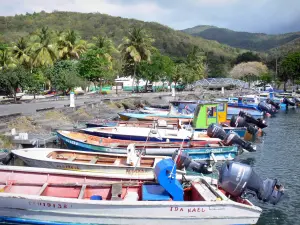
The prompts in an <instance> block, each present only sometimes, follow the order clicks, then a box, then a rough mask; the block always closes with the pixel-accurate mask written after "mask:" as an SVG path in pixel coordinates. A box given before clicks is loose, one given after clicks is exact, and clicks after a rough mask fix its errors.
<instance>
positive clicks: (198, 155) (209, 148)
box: [57, 131, 240, 161]
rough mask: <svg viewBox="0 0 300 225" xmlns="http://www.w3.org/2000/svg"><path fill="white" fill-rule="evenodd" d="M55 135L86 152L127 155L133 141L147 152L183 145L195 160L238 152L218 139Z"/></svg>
mask: <svg viewBox="0 0 300 225" xmlns="http://www.w3.org/2000/svg"><path fill="white" fill-rule="evenodd" d="M57 136H58V138H59V139H60V140H61V141H62V142H63V143H64V144H65V145H66V146H67V148H68V149H73V150H79V151H89V152H90V151H94V152H104V153H117V154H126V153H127V150H126V149H127V146H128V145H130V144H132V143H134V144H135V148H136V149H137V150H143V152H145V154H147V155H160V156H172V155H173V153H174V152H175V151H176V150H177V149H179V148H181V147H182V151H183V152H186V153H188V154H189V156H190V157H191V158H192V159H193V160H196V161H199V160H217V161H222V160H232V159H234V158H235V157H236V156H237V155H238V154H239V153H240V149H239V148H238V147H237V146H225V145H224V144H222V142H221V141H220V139H217V138H214V139H211V140H208V141H190V142H189V143H179V142H178V143H176V142H174V143H163V142H160V143H157V142H154V143H151V142H147V143H144V142H138V141H128V140H118V139H110V138H103V137H98V136H92V135H88V134H84V133H79V132H72V131H57Z"/></svg>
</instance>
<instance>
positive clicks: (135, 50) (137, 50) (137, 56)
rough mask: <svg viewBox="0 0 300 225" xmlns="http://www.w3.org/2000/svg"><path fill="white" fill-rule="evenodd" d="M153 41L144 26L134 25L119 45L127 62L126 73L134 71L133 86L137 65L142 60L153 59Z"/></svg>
mask: <svg viewBox="0 0 300 225" xmlns="http://www.w3.org/2000/svg"><path fill="white" fill-rule="evenodd" d="M153 41H154V40H153V39H152V38H151V37H150V36H149V35H148V33H147V32H146V31H145V30H144V29H143V28H141V27H134V28H133V29H131V30H130V31H129V32H128V37H124V38H123V43H122V44H121V45H120V46H119V49H121V53H122V56H123V58H124V62H125V64H126V65H125V67H124V70H125V72H124V74H127V73H128V71H132V72H133V74H132V75H133V76H132V79H133V81H132V87H133V86H134V80H135V78H136V71H137V65H138V64H139V63H140V62H141V61H142V60H145V61H148V62H150V60H151V49H152V43H153Z"/></svg>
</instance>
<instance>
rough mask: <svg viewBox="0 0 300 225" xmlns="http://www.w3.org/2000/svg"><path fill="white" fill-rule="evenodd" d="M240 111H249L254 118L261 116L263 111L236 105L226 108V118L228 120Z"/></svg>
mask: <svg viewBox="0 0 300 225" xmlns="http://www.w3.org/2000/svg"><path fill="white" fill-rule="evenodd" d="M240 111H244V112H247V113H249V114H250V115H251V116H253V117H254V118H262V117H263V112H261V111H259V110H253V109H247V108H238V107H230V106H228V108H227V119H228V120H230V119H231V117H232V116H236V115H238V114H239V113H240Z"/></svg>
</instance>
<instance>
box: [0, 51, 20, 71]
mask: <svg viewBox="0 0 300 225" xmlns="http://www.w3.org/2000/svg"><path fill="white" fill-rule="evenodd" d="M15 67H16V62H15V60H14V58H13V57H12V55H11V52H10V49H9V48H8V47H7V46H1V48H0V70H7V69H12V68H15Z"/></svg>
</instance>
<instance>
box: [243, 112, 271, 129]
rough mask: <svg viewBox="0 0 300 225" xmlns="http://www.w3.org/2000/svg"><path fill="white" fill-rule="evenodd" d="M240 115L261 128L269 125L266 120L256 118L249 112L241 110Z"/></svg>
mask: <svg viewBox="0 0 300 225" xmlns="http://www.w3.org/2000/svg"><path fill="white" fill-rule="evenodd" d="M239 116H241V117H243V118H245V119H246V122H247V123H252V124H254V125H256V126H257V127H259V128H262V129H263V128H266V127H267V126H268V125H267V123H266V121H265V120H262V119H254V118H253V116H251V115H250V114H249V113H246V112H244V111H240V113H239Z"/></svg>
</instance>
